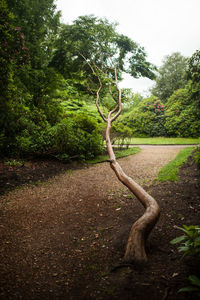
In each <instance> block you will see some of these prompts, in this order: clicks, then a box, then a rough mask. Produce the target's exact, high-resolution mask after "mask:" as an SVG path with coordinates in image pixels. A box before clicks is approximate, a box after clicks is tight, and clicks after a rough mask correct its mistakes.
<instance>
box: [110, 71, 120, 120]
mask: <svg viewBox="0 0 200 300" xmlns="http://www.w3.org/2000/svg"><path fill="white" fill-rule="evenodd" d="M115 85H116V87H117V90H118V95H119V96H118V108H119V110H118V112H117V113H116V115H114V116H113V117H112V119H111V122H113V121H114V120H116V119H117V117H118V116H119V115H120V113H121V111H122V100H121V98H122V92H121V89H120V88H119V85H118V81H117V69H116V68H115ZM116 110H117V109H116ZM116 110H114V111H116Z"/></svg>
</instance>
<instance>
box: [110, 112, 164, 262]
mask: <svg viewBox="0 0 200 300" xmlns="http://www.w3.org/2000/svg"><path fill="white" fill-rule="evenodd" d="M111 122H112V119H111V113H109V114H108V119H107V129H106V146H107V151H108V154H109V157H110V166H111V168H112V169H113V170H114V172H115V174H116V176H117V178H118V179H119V180H120V181H121V182H122V183H123V184H124V185H125V186H126V187H127V188H128V189H129V190H130V191H131V192H132V193H133V194H134V195H135V196H136V197H137V198H138V199H139V201H140V202H141V203H142V205H143V206H144V208H145V212H144V214H143V216H142V217H140V218H139V219H138V220H137V221H136V222H135V223H134V224H133V226H132V228H131V231H130V234H129V238H128V242H127V245H126V251H125V255H124V260H125V261H126V262H133V261H134V262H138V263H144V262H146V261H147V255H146V251H145V242H146V240H147V238H148V236H149V234H150V232H151V230H152V229H153V227H154V226H155V224H156V222H157V220H158V218H159V215H160V208H159V206H158V204H157V202H156V200H155V199H154V198H153V197H151V196H150V195H149V194H148V193H147V192H146V191H145V190H144V189H143V188H142V187H141V186H139V185H138V184H137V183H136V182H135V181H134V180H133V179H132V178H130V177H129V176H127V175H126V174H125V173H124V171H123V170H122V168H121V166H120V165H119V163H118V162H117V161H116V158H115V154H114V151H113V148H112V145H111V141H110V129H111Z"/></svg>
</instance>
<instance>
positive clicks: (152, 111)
mask: <svg viewBox="0 0 200 300" xmlns="http://www.w3.org/2000/svg"><path fill="white" fill-rule="evenodd" d="M164 110H165V107H164V105H163V103H162V102H161V101H160V100H159V99H158V98H157V97H154V96H152V97H150V98H146V99H143V100H141V101H140V102H139V104H138V105H137V106H136V107H135V108H133V109H132V110H131V111H130V112H128V113H126V114H124V115H123V116H122V117H121V119H120V120H121V122H122V123H123V124H124V125H126V126H128V127H129V128H130V129H131V130H132V131H133V135H134V136H141V137H142V136H143V137H145V136H164V135H165V127H164V123H165V114H164Z"/></svg>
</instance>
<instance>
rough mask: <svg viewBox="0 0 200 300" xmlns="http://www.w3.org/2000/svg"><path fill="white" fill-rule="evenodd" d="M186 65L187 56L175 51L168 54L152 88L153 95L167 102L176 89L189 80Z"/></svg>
mask: <svg viewBox="0 0 200 300" xmlns="http://www.w3.org/2000/svg"><path fill="white" fill-rule="evenodd" d="M186 66H187V58H186V57H184V56H183V55H182V54H181V53H179V52H175V53H172V54H171V55H167V56H166V57H165V58H164V60H163V64H162V66H161V67H160V68H159V69H158V75H157V77H156V84H155V87H154V88H152V93H153V95H155V96H157V97H159V98H160V99H161V100H162V101H163V102H166V101H167V99H168V98H169V97H170V96H171V95H172V94H173V92H174V91H176V90H177V89H180V88H183V87H184V86H185V84H186V82H187V80H186V78H185V77H184V74H185V71H186Z"/></svg>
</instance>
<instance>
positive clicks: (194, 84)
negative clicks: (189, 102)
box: [186, 50, 200, 108]
mask: <svg viewBox="0 0 200 300" xmlns="http://www.w3.org/2000/svg"><path fill="white" fill-rule="evenodd" d="M186 78H187V79H188V80H189V81H190V84H191V85H190V88H191V92H192V97H193V98H194V99H195V100H196V103H197V105H198V108H199V107H200V50H197V51H195V52H194V54H193V55H192V56H191V57H190V59H189V60H188V64H187V69H186Z"/></svg>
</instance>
